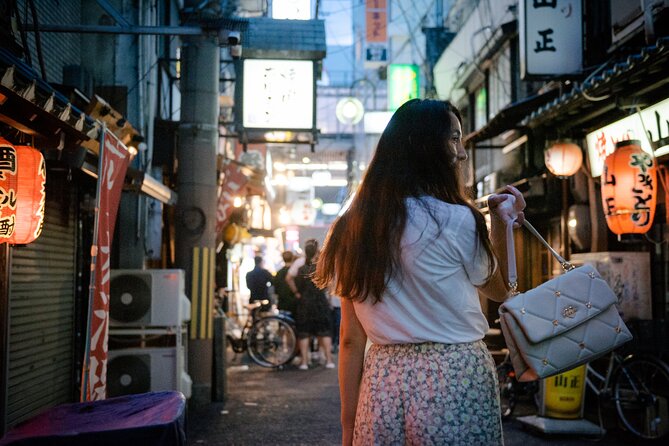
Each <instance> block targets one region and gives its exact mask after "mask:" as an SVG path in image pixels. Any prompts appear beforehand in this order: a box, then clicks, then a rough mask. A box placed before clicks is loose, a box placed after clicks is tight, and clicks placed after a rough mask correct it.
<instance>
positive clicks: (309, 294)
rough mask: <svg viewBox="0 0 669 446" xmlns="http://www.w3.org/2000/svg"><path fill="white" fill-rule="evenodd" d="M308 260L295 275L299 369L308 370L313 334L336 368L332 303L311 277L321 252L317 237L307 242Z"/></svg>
mask: <svg viewBox="0 0 669 446" xmlns="http://www.w3.org/2000/svg"><path fill="white" fill-rule="evenodd" d="M304 255H305V261H304V266H302V267H300V269H299V270H298V274H297V277H295V285H296V286H297V290H298V293H296V296H298V301H297V317H296V318H295V323H296V326H297V338H298V339H299V344H300V356H301V359H302V361H301V364H300V366H299V369H300V370H308V369H309V352H310V348H309V340H310V339H311V337H312V336H316V337H317V338H318V344H319V345H320V347H321V349H322V350H323V351H324V353H325V359H326V364H325V368H327V369H333V368H334V367H335V364H334V362H332V319H331V317H332V315H331V308H330V303H329V302H328V298H327V295H326V293H325V290H324V289H322V288H319V287H317V286H316V284H315V283H314V282H313V280H312V279H311V276H312V275H313V273H314V271H315V270H316V257H317V255H318V242H317V241H316V240H314V239H310V240H307V242H306V243H305V244H304Z"/></svg>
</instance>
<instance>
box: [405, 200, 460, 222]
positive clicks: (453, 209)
mask: <svg viewBox="0 0 669 446" xmlns="http://www.w3.org/2000/svg"><path fill="white" fill-rule="evenodd" d="M407 208H408V209H409V210H410V211H411V210H418V209H423V210H425V211H427V212H430V213H432V214H434V215H436V216H438V217H444V218H447V219H448V220H449V222H451V223H455V222H461V221H463V220H469V219H471V220H473V215H472V211H471V209H470V208H469V207H468V206H465V205H463V204H455V203H447V202H445V201H441V200H439V199H437V198H434V197H431V196H427V195H425V196H422V197H419V198H409V199H407Z"/></svg>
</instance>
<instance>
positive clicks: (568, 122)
mask: <svg viewBox="0 0 669 446" xmlns="http://www.w3.org/2000/svg"><path fill="white" fill-rule="evenodd" d="M668 70H669V37H662V38H660V39H658V41H657V43H656V44H655V45H651V46H647V47H645V48H642V49H641V50H640V51H639V52H638V53H635V54H632V55H629V56H628V57H626V58H625V59H624V60H622V61H611V62H609V63H608V64H607V65H606V66H605V67H604V68H603V69H601V70H600V71H597V72H596V74H595V75H594V76H591V77H589V78H588V79H586V80H585V81H583V82H582V83H580V84H576V85H574V87H573V88H572V89H571V90H570V91H569V92H567V93H564V94H562V95H561V96H559V97H556V98H555V99H553V100H552V101H550V102H548V103H547V104H544V105H543V106H541V107H539V108H537V109H536V110H534V111H532V112H531V113H529V114H528V115H527V116H526V117H525V118H524V119H523V121H522V122H523V125H526V126H528V127H539V126H542V125H545V124H548V123H550V125H551V126H552V127H560V126H568V127H570V128H574V127H576V128H579V127H580V128H581V129H583V130H587V128H588V127H592V123H593V122H595V121H597V120H600V121H605V122H606V121H612V120H615V119H620V118H622V117H624V116H625V115H626V114H627V113H628V111H627V110H626V108H627V109H629V108H634V107H635V106H636V105H639V106H640V107H644V106H645V105H647V104H648V103H653V102H656V100H657V99H658V98H657V97H655V96H656V93H657V92H658V91H659V90H662V89H664V90H665V91H666V89H667V87H668V86H669V77H668V76H667V71H668ZM595 125H597V124H595Z"/></svg>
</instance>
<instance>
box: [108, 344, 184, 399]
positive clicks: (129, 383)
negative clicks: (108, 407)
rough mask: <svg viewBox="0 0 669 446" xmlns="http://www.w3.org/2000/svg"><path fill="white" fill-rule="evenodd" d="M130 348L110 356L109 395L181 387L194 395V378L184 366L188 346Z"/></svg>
mask: <svg viewBox="0 0 669 446" xmlns="http://www.w3.org/2000/svg"><path fill="white" fill-rule="evenodd" d="M179 348H180V349H181V352H180V353H181V354H179V355H177V347H168V348H163V347H159V348H127V349H121V350H110V351H109V352H108V356H107V396H108V397H113V396H120V395H130V394H136V393H146V392H159V391H164V390H178V391H179V392H181V393H183V394H184V396H185V397H186V398H190V396H191V387H192V381H191V378H190V376H189V375H188V373H186V371H185V369H184V361H185V360H184V351H183V350H184V348H183V346H180V347H179Z"/></svg>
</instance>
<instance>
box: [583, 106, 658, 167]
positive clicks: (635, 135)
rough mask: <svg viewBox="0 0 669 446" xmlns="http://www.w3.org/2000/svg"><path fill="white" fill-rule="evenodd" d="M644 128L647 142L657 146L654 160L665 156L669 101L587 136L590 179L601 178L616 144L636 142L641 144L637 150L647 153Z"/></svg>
mask: <svg viewBox="0 0 669 446" xmlns="http://www.w3.org/2000/svg"><path fill="white" fill-rule="evenodd" d="M642 119H643V122H642ZM644 126H645V129H646V131H647V132H648V138H650V139H651V140H652V141H654V142H655V144H656V145H657V149H656V150H655V156H662V155H666V154H667V153H669V99H665V100H664V101H662V102H658V103H657V104H655V105H652V106H650V107H648V108H646V109H644V110H641V116H639V113H634V114H633V115H631V116H628V117H626V118H623V119H621V120H620V121H616V122H614V123H613V124H609V125H607V126H606V127H602V128H601V129H598V130H595V131H594V132H592V133H588V134H587V135H586V137H585V139H586V142H587V144H588V158H589V160H590V172H591V174H592V176H593V177H598V176H600V175H601V174H602V168H603V166H604V160H605V159H606V156H607V155H609V154H611V153H613V151H614V150H615V148H616V143H617V142H618V141H624V140H627V139H637V140H639V141H641V148H642V149H643V150H644V151H646V152H648V153H651V148H650V143H649V142H648V138H646V137H645V136H644Z"/></svg>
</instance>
